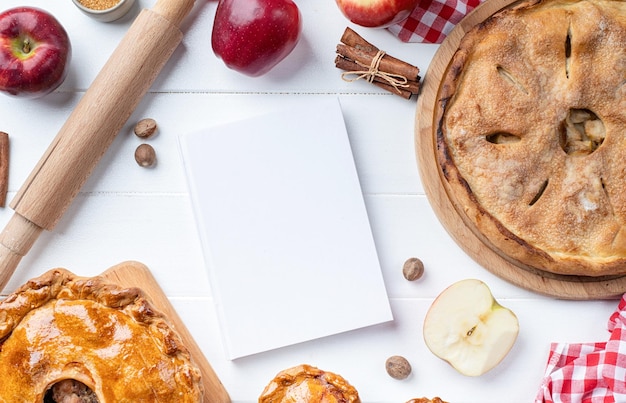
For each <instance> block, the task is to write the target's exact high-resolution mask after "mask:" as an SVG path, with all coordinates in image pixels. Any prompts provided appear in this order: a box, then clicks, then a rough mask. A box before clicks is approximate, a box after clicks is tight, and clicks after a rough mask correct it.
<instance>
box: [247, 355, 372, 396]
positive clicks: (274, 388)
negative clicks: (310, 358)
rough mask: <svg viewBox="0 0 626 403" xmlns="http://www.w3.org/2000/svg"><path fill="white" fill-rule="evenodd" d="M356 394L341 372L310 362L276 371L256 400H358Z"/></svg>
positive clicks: (357, 394)
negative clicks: (320, 367) (314, 365)
mask: <svg viewBox="0 0 626 403" xmlns="http://www.w3.org/2000/svg"><path fill="white" fill-rule="evenodd" d="M360 401H361V400H360V398H359V393H358V392H357V390H356V389H355V388H354V387H353V386H352V385H350V384H349V383H348V382H347V381H346V380H345V379H344V378H343V377H342V376H341V375H337V374H335V373H332V372H328V371H324V370H321V369H319V368H316V367H313V366H311V365H306V364H303V365H298V366H295V367H292V368H288V369H285V370H283V371H280V372H279V373H278V374H277V375H276V376H275V377H274V379H272V381H271V382H270V383H269V384H268V385H267V386H266V387H265V389H264V390H263V393H262V394H261V396H260V397H259V403H296V402H307V403H360Z"/></svg>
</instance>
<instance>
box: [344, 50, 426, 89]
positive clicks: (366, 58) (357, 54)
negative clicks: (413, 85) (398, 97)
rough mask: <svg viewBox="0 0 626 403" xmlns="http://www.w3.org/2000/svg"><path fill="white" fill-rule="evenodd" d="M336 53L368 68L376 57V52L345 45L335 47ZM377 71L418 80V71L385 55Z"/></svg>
mask: <svg viewBox="0 0 626 403" xmlns="http://www.w3.org/2000/svg"><path fill="white" fill-rule="evenodd" d="M337 53H339V54H340V55H342V56H344V57H345V58H347V59H350V60H354V61H355V62H359V63H361V64H363V65H364V66H369V65H370V64H371V63H372V60H374V57H376V55H377V53H378V51H367V50H363V49H357V48H353V47H351V46H347V45H345V44H342V43H340V44H338V45H337ZM379 69H380V70H381V71H384V72H386V73H389V74H397V75H399V76H402V77H406V79H407V80H414V81H415V80H419V69H418V68H417V67H415V66H411V65H410V64H408V63H406V62H403V61H399V60H398V59H396V58H395V57H392V56H389V55H387V54H385V56H384V57H383V58H382V59H381V60H380V65H379Z"/></svg>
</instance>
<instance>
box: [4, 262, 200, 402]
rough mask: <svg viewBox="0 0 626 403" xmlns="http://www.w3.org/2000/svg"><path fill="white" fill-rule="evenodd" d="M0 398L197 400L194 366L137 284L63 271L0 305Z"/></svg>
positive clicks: (24, 288) (54, 272)
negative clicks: (122, 284) (118, 283)
mask: <svg viewBox="0 0 626 403" xmlns="http://www.w3.org/2000/svg"><path fill="white" fill-rule="evenodd" d="M0 379H1V380H2V387H1V388H0V402H2V403H13V402H45V403H48V402H56V403H60V402H70V401H71V402H83V403H86V402H88V403H98V402H99V403H107V402H181V403H186V402H188V403H192V402H193V403H198V402H200V401H202V396H203V389H202V384H201V383H200V371H199V369H198V368H197V367H196V366H195V365H194V364H193V362H192V360H191V357H190V355H189V352H188V351H187V349H186V348H185V346H184V345H183V343H182V341H181V339H180V338H179V336H178V335H177V334H176V333H175V332H174V330H173V329H172V328H171V327H170V326H169V325H168V322H167V320H166V318H165V317H164V316H163V315H162V314H160V313H158V312H157V311H156V310H155V309H154V308H153V307H152V306H151V304H150V303H149V302H148V301H147V300H146V299H145V298H144V295H143V293H142V292H141V291H140V290H139V289H136V288H120V287H117V286H115V285H111V284H108V283H106V282H105V281H104V280H102V279H101V278H99V277H94V278H82V277H77V276H74V275H73V274H72V273H70V272H68V271H66V270H64V269H55V270H51V271H49V272H47V273H45V274H44V275H42V276H40V277H39V278H36V279H33V280H31V281H29V282H28V283H26V284H25V285H23V286H22V287H20V288H19V289H18V290H17V291H16V292H14V293H13V294H11V295H9V296H8V297H7V298H6V299H5V300H4V301H2V302H0Z"/></svg>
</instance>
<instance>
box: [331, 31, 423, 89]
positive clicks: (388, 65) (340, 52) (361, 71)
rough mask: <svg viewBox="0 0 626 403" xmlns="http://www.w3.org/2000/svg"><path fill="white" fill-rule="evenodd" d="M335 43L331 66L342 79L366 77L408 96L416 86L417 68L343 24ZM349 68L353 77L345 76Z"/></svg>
mask: <svg viewBox="0 0 626 403" xmlns="http://www.w3.org/2000/svg"><path fill="white" fill-rule="evenodd" d="M340 42H341V43H339V44H338V45H337V48H336V52H337V57H336V58H335V67H337V68H339V69H341V70H344V73H343V74H342V78H343V79H344V80H346V81H355V80H359V79H362V78H364V79H366V80H367V81H368V82H371V83H372V84H374V85H376V86H378V87H380V88H383V89H385V90H387V91H389V92H392V93H394V94H397V95H400V96H402V97H403V98H406V99H409V98H410V97H411V96H412V95H414V94H418V93H419V90H420V80H421V77H420V76H419V72H420V70H419V68H417V67H416V66H413V65H411V64H409V63H407V62H405V61H403V60H400V59H397V58H395V57H393V56H390V55H388V54H387V53H386V52H384V51H381V50H380V49H379V48H378V47H376V46H374V45H373V44H371V43H370V42H368V41H366V40H365V39H364V38H363V37H362V36H360V35H359V34H357V33H356V32H355V31H354V30H353V29H351V28H350V27H347V28H346V29H345V30H344V33H343V35H342V36H341V40H340ZM351 72H353V73H354V74H355V77H354V79H348V78H347V77H349V76H350V75H351V74H350V73H351Z"/></svg>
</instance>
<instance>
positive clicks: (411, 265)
mask: <svg viewBox="0 0 626 403" xmlns="http://www.w3.org/2000/svg"><path fill="white" fill-rule="evenodd" d="M402 274H403V275H404V278H406V279H407V280H409V281H415V280H417V279H419V278H420V277H422V275H424V263H422V261H421V260H420V259H418V258H416V257H412V258H410V259H407V261H406V262H404V265H403V266H402Z"/></svg>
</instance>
